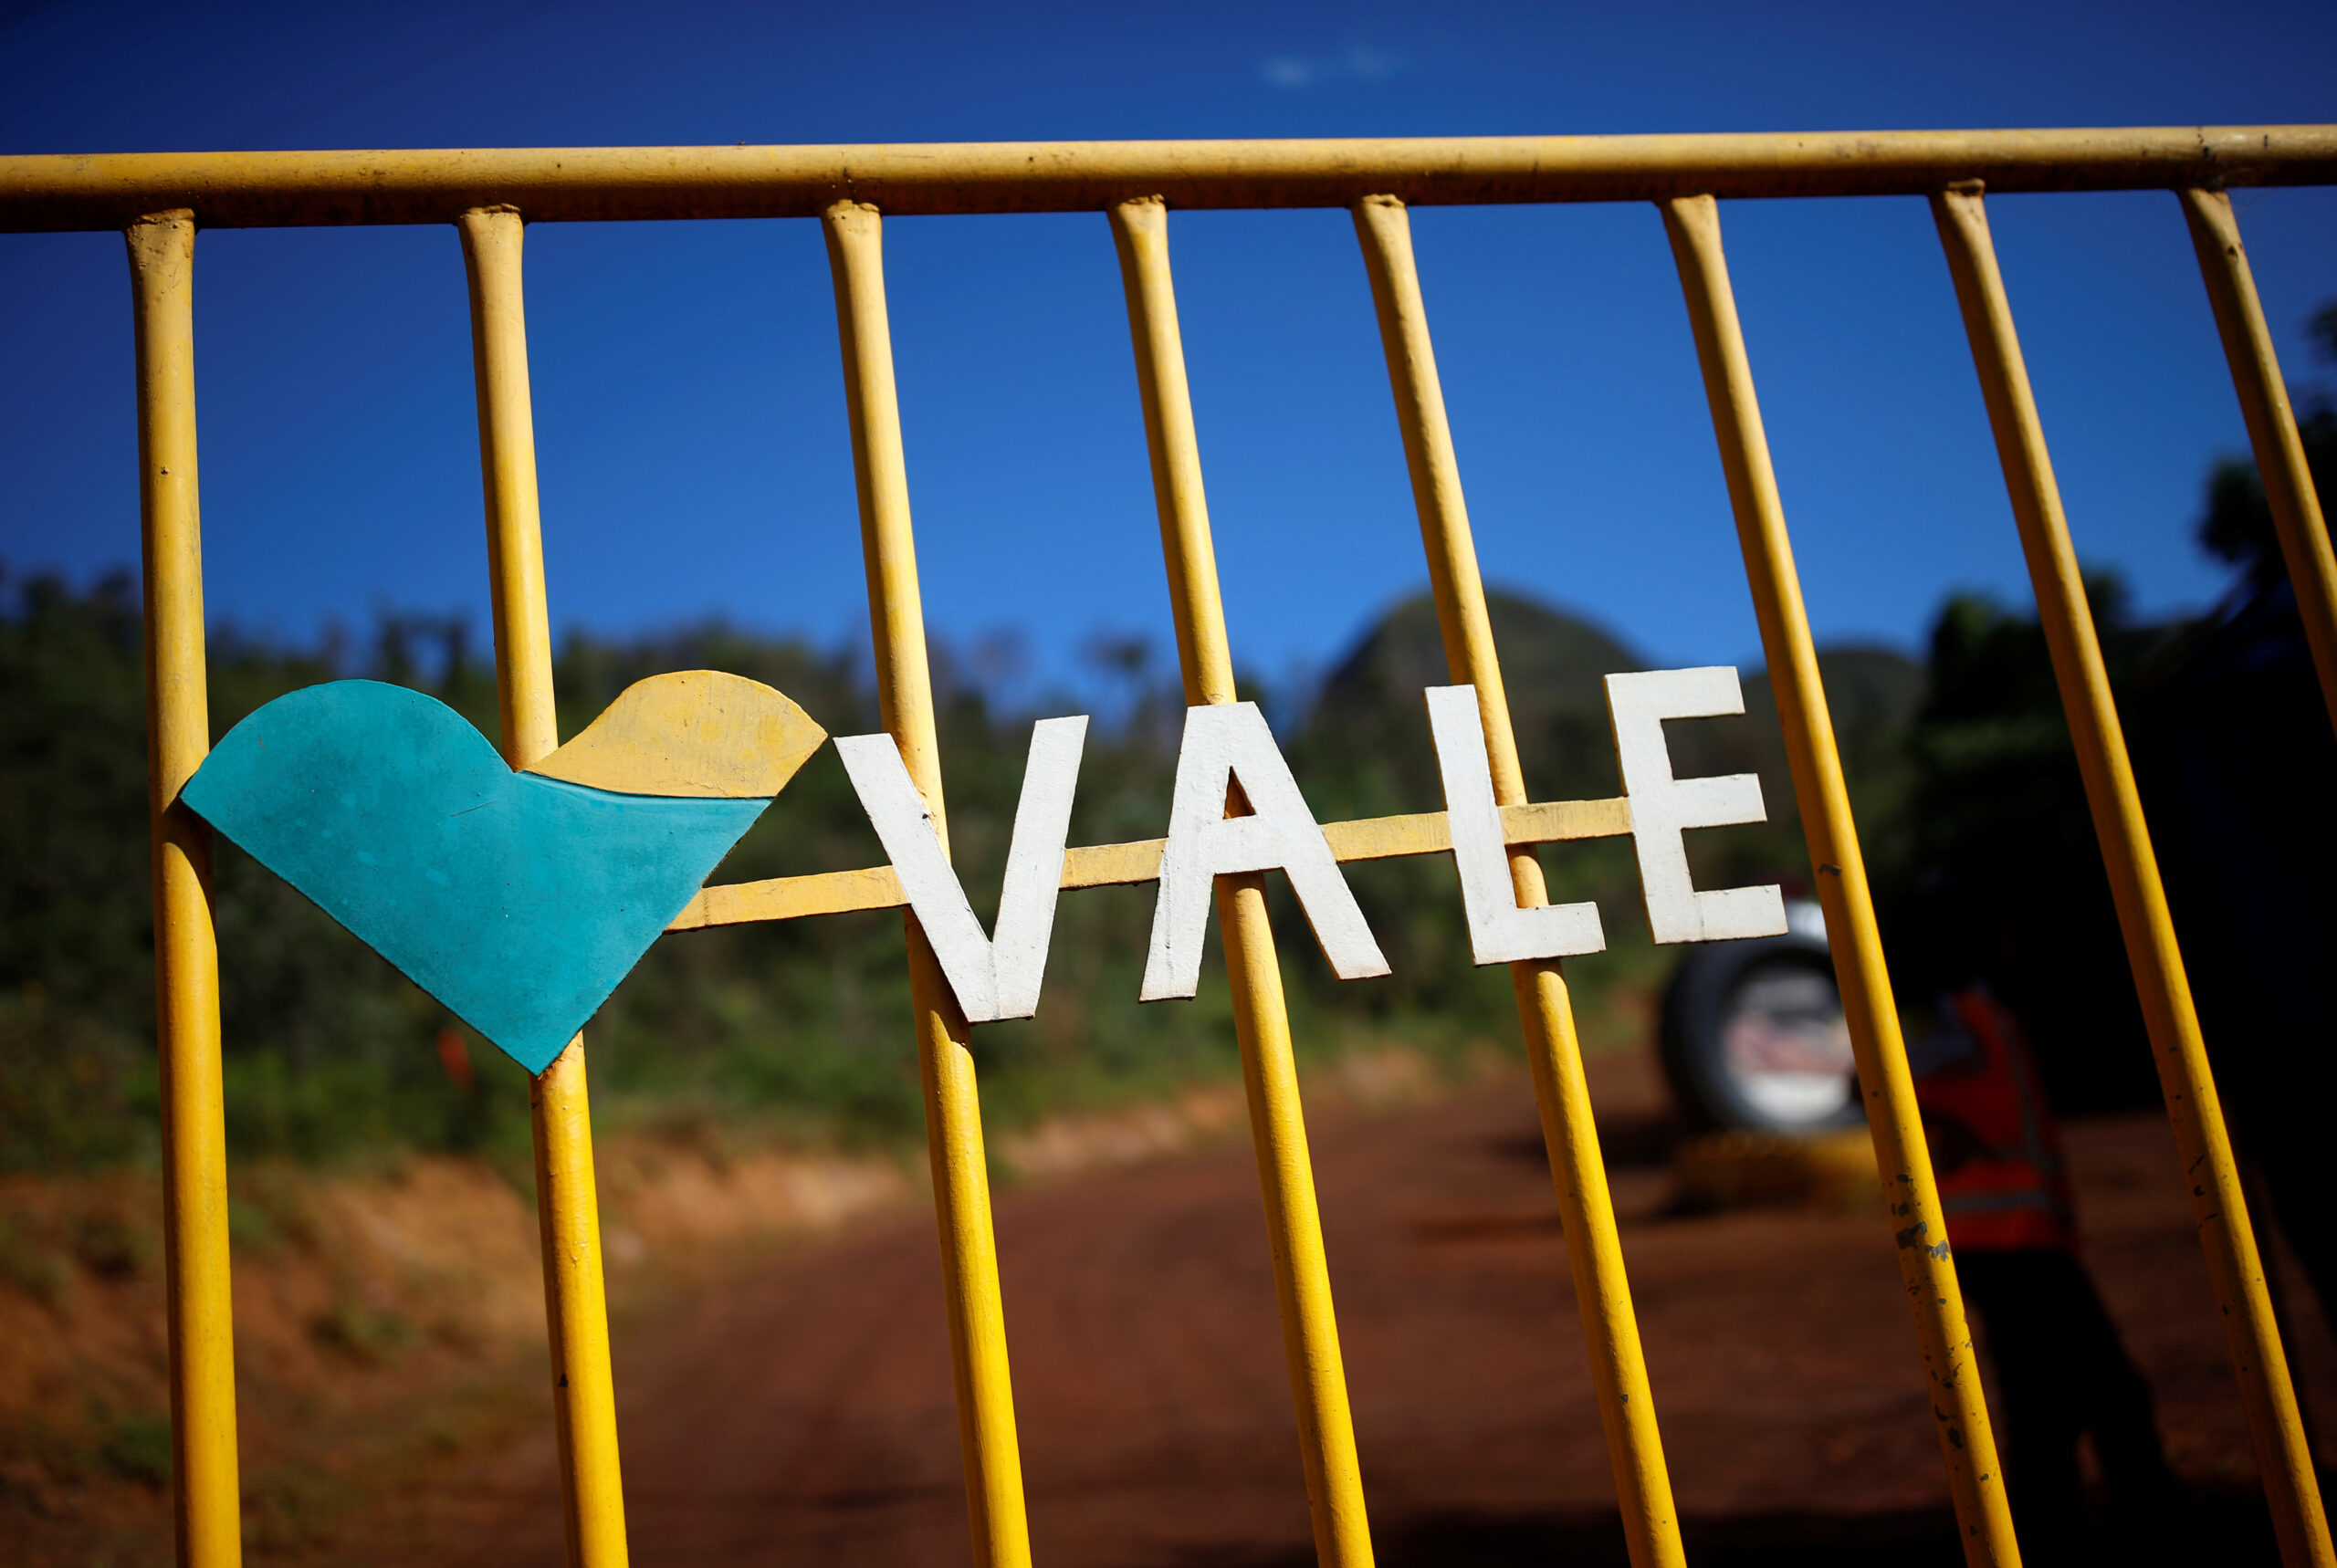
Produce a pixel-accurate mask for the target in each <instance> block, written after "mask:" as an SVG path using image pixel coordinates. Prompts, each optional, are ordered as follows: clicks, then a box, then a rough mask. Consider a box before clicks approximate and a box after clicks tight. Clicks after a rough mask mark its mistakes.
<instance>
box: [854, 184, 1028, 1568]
mask: <svg viewBox="0 0 2337 1568" xmlns="http://www.w3.org/2000/svg"><path fill="white" fill-rule="evenodd" d="M822 215H823V226H824V228H825V230H826V233H827V238H828V264H829V270H830V272H831V274H832V275H833V278H834V280H835V291H836V327H837V330H838V333H839V335H840V336H841V337H842V339H843V347H844V401H845V403H846V405H847V407H848V410H849V413H850V415H851V422H852V458H853V472H854V477H855V478H856V479H857V481H858V484H859V490H860V542H861V553H862V555H863V557H864V558H865V561H866V565H867V572H868V619H869V623H870V627H871V631H872V634H873V638H874V641H875V654H876V695H877V702H878V706H879V710H880V712H881V715H882V717H883V720H884V724H885V728H886V731H887V732H888V733H890V734H891V736H892V737H893V740H894V743H895V744H896V746H898V747H900V752H901V760H902V761H903V762H904V763H905V764H907V768H908V773H909V778H910V779H912V780H914V781H915V782H916V784H917V792H918V793H919V794H920V795H922V796H924V797H925V802H926V807H927V810H929V811H931V812H932V816H933V831H934V832H935V834H936V835H938V837H939V838H940V840H941V847H942V852H944V853H945V854H946V853H947V852H948V848H949V828H948V818H947V816H946V814H945V813H944V811H943V809H942V800H941V749H940V742H939V739H938V737H937V735H936V734H935V731H934V723H933V680H932V673H931V671H930V670H929V669H928V667H927V663H926V652H925V609H924V603H923V601H922V599H921V598H920V597H919V594H918V590H917V545H916V541H915V539H914V538H912V536H911V534H910V532H909V487H908V471H907V464H906V462H905V460H904V458H903V455H902V450H901V410H900V402H899V400H898V398H897V396H896V393H895V391H894V386H893V335H892V327H891V324H890V322H889V321H888V320H887V319H886V311H885V256H884V248H883V232H882V226H881V225H882V220H881V219H880V218H879V216H878V214H877V211H876V209H875V207H872V206H867V205H865V204H860V203H855V202H838V203H836V204H834V205H833V206H831V207H830V208H828V209H827V211H826V212H825V213H824V214H822ZM902 922H903V925H905V926H906V928H907V935H908V950H909V993H910V998H911V1001H912V1004H913V1005H914V1007H915V1008H916V1009H917V1062H918V1065H919V1068H920V1070H921V1071H922V1073H923V1077H924V1084H925V1132H926V1144H927V1151H928V1153H929V1155H930V1157H931V1160H932V1165H933V1199H934V1216H935V1219H936V1220H937V1222H938V1225H939V1227H940V1230H941V1268H942V1281H943V1287H944V1289H945V1290H946V1291H947V1292H948V1315H949V1352H950V1364H951V1366H952V1367H953V1368H954V1369H955V1371H956V1375H957V1383H958V1435H959V1444H960V1447H961V1448H963V1450H964V1455H965V1465H966V1506H967V1510H968V1512H969V1516H970V1517H969V1524H970V1527H971V1529H972V1531H973V1542H974V1561H975V1563H977V1564H978V1565H979V1568H1023V1565H1025V1564H1027V1563H1029V1562H1030V1561H1031V1536H1030V1526H1029V1524H1028V1523H1027V1521H1026V1520H1025V1518H1024V1512H1023V1500H1022V1453H1021V1449H1020V1448H1019V1446H1018V1444H1017V1441H1016V1437H1015V1432H1014V1387H1013V1381H1012V1378H1011V1375H1010V1374H1009V1370H1008V1366H1007V1358H1006V1312H1005V1307H1004V1304H1003V1302H1002V1301H1001V1297H1000V1293H999V1284H998V1242H997V1239H996V1238H995V1237H994V1235H993V1234H992V1232H991V1228H990V1166H989V1161H988V1159H987V1157H986V1156H985V1155H984V1153H983V1148H982V1116H981V1102H980V1097H979V1094H978V1092H977V1086H976V1083H975V1079H974V1059H973V1054H972V1052H971V1051H969V1050H968V1049H967V1045H966V1042H967V1040H969V1038H970V1036H971V1030H970V1029H969V1027H968V1025H967V1023H966V1020H965V1018H964V1016H963V1015H962V1014H961V1013H960V1012H959V1009H958V1003H957V999H956V998H955V996H954V995H953V994H952V993H951V991H950V989H949V985H948V980H947V979H946V978H944V977H943V976H942V973H941V966H940V964H939V963H938V961H937V960H936V959H935V957H934V956H933V949H932V947H931V946H929V945H927V941H926V938H925V931H924V929H923V927H921V926H919V925H917V916H916V915H913V914H912V915H903V916H902Z"/></svg>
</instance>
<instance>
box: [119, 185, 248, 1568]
mask: <svg viewBox="0 0 2337 1568" xmlns="http://www.w3.org/2000/svg"><path fill="white" fill-rule="evenodd" d="M127 237H128V239H129V242H130V282H131V304H132V308H133V319H134V321H135V324H136V339H137V357H138V497H139V514H140V521H141V525H142V527H141V532H142V534H143V536H144V538H143V543H144V548H145V558H146V758H147V779H148V797H147V800H148V806H149V809H150V810H151V812H152V824H153V841H154V1001H155V1022H156V1025H157V1032H158V1033H159V1034H160V1036H161V1047H162V1249H163V1268H164V1271H165V1276H166V1280H167V1282H168V1286H169V1291H168V1296H167V1302H168V1305H167V1308H166V1311H167V1312H168V1322H169V1338H170V1352H171V1459H172V1470H171V1479H172V1502H173V1517H174V1519H175V1522H176V1524H177V1527H178V1560H179V1562H180V1563H183V1564H187V1565H188V1568H236V1564H237V1563H241V1562H242V1561H243V1555H244V1547H243V1525H242V1493H241V1491H240V1490H239V1486H238V1481H237V1476H236V1343H235V1338H236V1336H235V1302H234V1300H233V1298H232V1297H231V1295H230V1293H229V1291H228V1261H227V1126H226V1118H225V1111H224V1109H223V1106H222V1101H221V1092H220V1073H219V944H218V938H217V936H216V934H215V932H214V930H213V928H212V922H211V831H210V830H209V829H208V828H206V827H204V825H203V823H202V822H201V821H197V820H196V819H195V818H194V815H193V814H192V813H190V812H189V811H188V810H187V809H186V808H185V807H183V806H182V805H180V804H179V791H180V790H181V789H183V788H184V787H185V785H186V781H187V780H188V779H191V778H193V777H194V770H195V769H196V768H200V767H202V766H203V759H204V757H205V756H207V755H208V754H209V752H210V750H211V707H210V697H209V694H208V690H207V685H206V680H205V665H204V646H203V519H202V509H201V505H200V496H199V492H198V487H197V485H196V482H195V441H194V214H193V213H191V212H186V211H183V210H181V211H177V212H168V213H156V214H152V215H151V216H148V217H143V218H141V219H139V220H138V221H137V222H136V223H134V224H132V225H130V227H129V229H128V231H127Z"/></svg>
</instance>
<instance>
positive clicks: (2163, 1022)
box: [1932, 187, 2337, 1568]
mask: <svg viewBox="0 0 2337 1568" xmlns="http://www.w3.org/2000/svg"><path fill="white" fill-rule="evenodd" d="M1932 214H1933V216H1934V218H1935V219H1936V220H1937V221H1938V225H1939V233H1940V239H1941V242H1942V244H1943V245H1944V246H1945V248H1946V251H1947V263H1948V270H1949V272H1950V273H1951V274H1952V275H1953V276H1954V279H1955V294H1956V299H1957V301H1958V303H1959V304H1960V305H1961V306H1962V308H1963V312H1964V327H1965V333H1966V335H1967V336H1969V337H1970V339H1971V340H1972V359H1973V362H1974V363H1975V365H1976V366H1977V367H1978V370H1979V372H1980V390H1981V392H1982V393H1983V395H1984V396H1985V397H1986V401H1987V405H1988V423H1989V424H1990V425H1991V426H1992V427H1993V428H1994V430H1995V432H1996V452H1997V455H1998V456H1999V457H2000V458H2001V459H2002V461H2003V464H2004V470H2005V486H2006V488H2007V490H2008V491H2010V492H2011V496H2012V510H2013V517H2014V518H2015V520H2016V521H2017V523H2018V524H2019V526H2020V543H2021V549H2022V551H2023V553H2024V554H2026V555H2027V556H2028V576H2029V580H2030V581H2031V582H2032V583H2033V584H2035V586H2036V591H2037V608H2038V616H2039V618H2040V620H2041V621H2042V622H2043V624H2044V628H2045V643H2046V647H2047V648H2048V649H2049V651H2050V652H2051V653H2052V656H2053V674H2054V678H2055V679H2056V681H2058V682H2059V685H2060V688H2061V706H2062V710H2063V711H2064V712H2065V713H2066V714H2067V715H2068V716H2069V722H2070V738H2071V739H2072V740H2073V741H2074V742H2075V743H2076V745H2077V754H2078V767H2079V770H2080V772H2081V773H2082V774H2083V775H2084V778H2085V793H2086V800H2087V803H2088V805H2090V806H2091V808H2092V811H2093V827H2094V832H2095V834H2096V835H2097V836H2098V837H2099V838H2100V840H2101V859H2102V863H2103V864H2104V865H2105V866H2106V867H2107V868H2108V870H2109V873H2110V891H2111V894H2112V897H2113V898H2114V899H2115V901H2116V903H2117V905H2118V924H2119V925H2120V927H2121V928H2122V931H2123V932H2124V934H2125V939H2126V957H2127V961H2128V962H2129V963H2130V964H2131V965H2132V966H2133V971H2134V985H2135V988H2136V990H2137V991H2138V992H2139V993H2140V995H2141V998H2142V1003H2143V1021H2144V1022H2145V1023H2146V1024H2147V1025H2148V1026H2149V1030H2150V1038H2151V1047H2152V1054H2153V1055H2154V1057H2155V1058H2156V1059H2157V1061H2158V1074H2159V1083H2160V1086H2161V1087H2162V1088H2163V1089H2164V1092H2165V1094H2166V1107H2167V1114H2168V1116H2169V1118H2170V1119H2171V1120H2172V1121H2173V1122H2174V1124H2175V1147H2176V1148H2177V1150H2178V1151H2179V1152H2180V1153H2181V1155H2182V1158H2183V1168H2184V1170H2185V1173H2187V1175H2188V1177H2189V1179H2190V1181H2191V1213H2192V1216H2193V1218H2194V1219H2195V1220H2196V1222H2197V1225H2198V1228H2199V1241H2200V1244H2201V1245H2202V1246H2203V1247H2205V1248H2206V1254H2207V1272H2208V1275H2209V1277H2210V1278H2211V1279H2212V1280H2213V1281H2215V1287H2216V1301H2218V1302H2219V1303H2220V1304H2221V1306H2222V1308H2223V1317H2224V1333H2225V1337H2226V1338H2227V1341H2228V1342H2229V1343H2230V1346H2231V1355H2232V1363H2233V1367H2234V1370H2235V1371H2236V1372H2237V1375H2238V1378H2239V1392H2240V1402H2241V1404H2242V1405H2243V1406H2245V1407H2246V1409H2247V1411H2248V1435H2249V1437H2251V1438H2252V1440H2253V1442H2254V1445H2255V1448H2256V1463H2257V1467H2258V1469H2259V1470H2260V1471H2261V1472H2262V1474H2263V1478H2264V1490H2265V1494H2266V1497H2267V1500H2269V1503H2270V1505H2271V1510H2272V1523H2273V1526H2274V1528H2275V1529H2276V1531H2278V1532H2279V1540H2280V1556H2281V1560H2282V1561H2283V1562H2284V1563H2288V1564H2289V1565H2290V1568H2304V1565H2305V1564H2308V1563H2310V1564H2312V1565H2314V1568H2330V1565H2331V1564H2332V1563H2337V1554H2332V1552H2331V1549H2330V1541H2329V1522H2328V1520H2327V1519H2326V1518H2325V1517H2324V1516H2323V1514H2322V1512H2321V1489H2320V1486H2319V1483H2318V1481H2317V1479H2315V1477H2314V1474H2313V1466H2312V1452H2311V1447H2310V1446H2309V1445H2308V1444H2307V1443H2306V1441H2305V1436H2304V1427H2303V1425H2302V1424H2301V1422H2300V1420H2299V1419H2298V1416H2297V1399H2296V1390H2295V1388H2294V1387H2292V1386H2291V1385H2290V1381H2289V1364H2288V1359H2287V1357H2286V1356H2285V1355H2283V1354H2281V1350H2280V1331H2279V1325H2278V1324H2277V1323H2275V1322H2273V1318H2272V1303H2271V1298H2270V1296H2269V1294H2268V1293H2267V1292H2266V1291H2265V1287H2264V1270H2263V1265H2262V1262H2261V1260H2259V1259H2258V1256H2257V1251H2256V1238H2255V1235H2254V1233H2253V1231H2252V1230H2251V1229H2250V1228H2249V1226H2248V1205H2247V1200H2246V1198H2245V1197H2243V1196H2242V1194H2241V1191H2240V1182H2239V1171H2238V1168H2237V1166H2236V1165H2235V1164H2234V1163H2233V1160H2232V1153H2231V1140H2230V1137H2229V1135H2228V1134H2227V1132H2226V1130H2225V1127H2224V1117H2223V1108H2222V1106H2221V1105H2220V1104H2219V1103H2217V1100H2216V1081H2215V1075H2214V1073H2213V1072H2212V1071H2210V1070H2209V1068H2208V1065H2207V1052H2206V1046H2205V1045H2204V1044H2203V1043H2202V1042H2201V1040H2200V1038H2199V1016H2198V1013H2197V1012H2196V1010H2195V1009H2193V1007H2192V1004H2191V986H2190V982H2189V981H2188V980H2187V979H2186V978H2185V975H2184V971H2183V954H2182V952H2181V950H2180V949H2179V948H2178V947H2177V946H2176V945H2175V925H2174V922H2173V920H2172V919H2171V918H2170V917H2169V915H2168V914H2167V907H2166V892H2165V889H2164V887H2162V886H2161V885H2160V883H2159V874H2158V860H2157V857H2156V856H2155V855H2154V853H2153V852H2152V850H2151V837H2150V829H2149V827H2148V826H2147V825H2146V824H2145V823H2144V822H2143V805H2142V800H2141V798H2140V797H2139V796H2138V795H2137V794H2136V793H2135V789H2134V770H2133V765H2132V764H2131V763H2130V762H2129V761H2128V759H2127V756H2126V740H2125V736H2124V734H2123V733H2122V730H2121V729H2120V727H2119V723H2118V709H2117V706H2116V704H2115V703H2114V702H2113V701H2112V697H2111V694H2110V677H2109V674H2108V673H2107V672H2106V671H2105V670H2104V668H2103V666H2102V663H2101V643H2100V642H2099V641H2098V640H2097V639H2096V637H2095V634H2094V626H2093V612H2092V611H2091V609H2089V608H2088V606H2087V604H2086V598H2085V583H2084V580H2083V579H2082V578H2081V577H2080V575H2079V571H2078V559H2077V551H2076V549H2074V548H2073V547H2072V546H2071V544H2070V528H2069V522H2068V519H2067V518H2066V517H2064V516H2063V515H2062V511H2061V496H2060V490H2059V486H2057V485H2056V484H2055V483H2054V480H2053V465H2052V460H2051V459H2050V457H2049V456H2048V455H2047V453H2046V450H2045V431H2044V426H2043V424H2042V423H2040V422H2039V421H2038V415H2037V400H2036V398H2035V396H2034V395H2033V394H2032V393H2031V392H2030V390H2029V385H2028V367H2027V366H2026V365H2025V364H2024V363H2023V362H2022V360H2021V353H2020V340H2019V339H2018V338H2017V336H2016V335H2015V334H2014V331H2013V322H2012V305H2011V302H2010V301H2009V300H2008V299H2007V298H2006V296H2005V285H2004V277H2003V275H2002V274H2001V273H2000V272H1999V271H1998V270H1997V267H1996V246H1995V245H1994V244H1993V242H1992V241H1991V240H1990V239H1989V237H1988V217H1987V213H1986V209H1985V208H1984V207H1983V205H1982V198H1981V193H1980V191H1979V190H1978V189H1977V188H1976V187H1964V188H1959V189H1956V190H1951V191H1942V192H1938V193H1934V195H1933V197H1932Z"/></svg>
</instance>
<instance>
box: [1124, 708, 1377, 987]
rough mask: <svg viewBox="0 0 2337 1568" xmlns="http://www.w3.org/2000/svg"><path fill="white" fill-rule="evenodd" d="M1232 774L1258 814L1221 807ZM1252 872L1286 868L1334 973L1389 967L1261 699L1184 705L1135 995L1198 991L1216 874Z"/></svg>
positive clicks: (1370, 972)
mask: <svg viewBox="0 0 2337 1568" xmlns="http://www.w3.org/2000/svg"><path fill="white" fill-rule="evenodd" d="M1232 779H1240V780H1241V781H1242V794H1244V795H1245V796H1247V797H1248V798H1249V800H1250V807H1251V810H1253V811H1255V812H1256V813H1257V814H1256V815H1255V816H1252V817H1229V816H1227V815H1226V814H1225V789H1226V785H1227V784H1228V782H1230V781H1231V780H1232ZM1253 871H1281V872H1284V873H1288V875H1289V877H1290V885H1291V888H1292V890H1293V891H1294V892H1295V893H1296V894H1298V902H1299V905H1300V907H1302V908H1303V909H1305V911H1306V919H1307V921H1308V923H1309V924H1310V925H1313V926H1314V927H1315V940H1316V941H1317V942H1319V943H1321V944H1322V945H1323V956H1325V957H1326V958H1328V959H1329V960H1330V961H1331V969H1332V972H1333V973H1335V974H1336V975H1337V976H1338V977H1339V978H1340V979H1342V980H1362V979H1369V978H1370V977H1373V976H1376V975H1384V974H1386V973H1388V960H1387V958H1386V957H1385V956H1382V955H1381V953H1380V951H1379V944H1378V942H1376V941H1374V940H1372V936H1371V927H1370V926H1368V925H1366V924H1364V919H1363V911H1362V910H1360V909H1358V908H1357V907H1356V902H1355V894H1353V893H1351V892H1349V891H1348V889H1347V878H1346V877H1344V876H1342V875H1340V874H1339V862H1337V860H1336V859H1335V858H1333V856H1332V854H1331V846H1330V844H1329V843H1328V842H1327V841H1326V840H1325V839H1324V837H1323V830H1322V828H1321V827H1320V826H1319V825H1318V824H1317V823H1316V822H1315V813H1314V812H1312V811H1310V810H1307V809H1306V799H1305V796H1303V795H1301V794H1300V793H1299V792H1298V781H1297V780H1296V779H1293V778H1292V777H1291V776H1290V764H1289V763H1287V762H1285V761H1284V760H1283V756H1282V751H1281V749H1280V748H1279V747H1276V746H1275V745H1274V737H1273V731H1272V730H1270V729H1268V728H1267V727H1266V718H1265V715H1263V714H1262V713H1260V712H1259V711H1258V705H1257V704H1255V703H1220V704H1215V705H1212V706H1205V707H1189V708H1187V709H1186V710H1185V739H1184V744H1183V745H1182V746H1181V747H1179V749H1178V752H1177V792H1176V797H1175V800H1174V801H1173V802H1172V803H1171V805H1170V806H1169V809H1168V849H1167V850H1166V851H1165V852H1163V853H1162V854H1161V857H1160V897H1159V900H1158V902H1157V903H1156V904H1153V906H1152V950H1151V952H1150V953H1149V954H1148V956H1147V957H1146V959H1145V965H1144V988H1143V990H1142V991H1141V992H1139V993H1138V995H1137V1000H1139V1001H1147V1002H1158V1001H1168V1000H1170V999H1173V998H1182V997H1189V996H1191V995H1193V994H1194V993H1195V992H1196V991H1198V990H1200V983H1201V939H1202V937H1203V936H1206V935H1207V933H1208V931H1209V906H1210V893H1211V891H1212V889H1213V887H1214V884H1215V883H1216V880H1217V878H1219V877H1220V876H1223V875H1226V874H1227V873H1236V872H1253Z"/></svg>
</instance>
